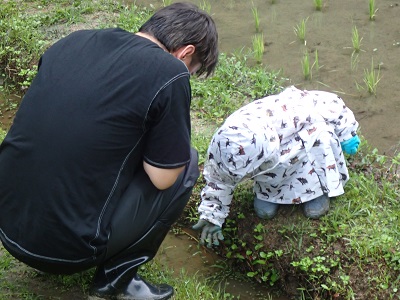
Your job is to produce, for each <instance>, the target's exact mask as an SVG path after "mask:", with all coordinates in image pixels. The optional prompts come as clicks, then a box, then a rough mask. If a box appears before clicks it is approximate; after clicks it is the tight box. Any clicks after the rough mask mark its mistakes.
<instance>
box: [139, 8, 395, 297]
mask: <svg viewBox="0 0 400 300" xmlns="http://www.w3.org/2000/svg"><path fill="white" fill-rule="evenodd" d="M189 2H193V3H196V4H198V5H200V6H201V5H202V4H203V3H208V4H210V7H211V10H210V13H211V14H212V15H213V18H214V20H215V22H216V23H217V27H218V32H219V36H220V50H221V51H222V52H226V53H232V52H240V51H243V52H245V53H247V52H248V51H251V48H252V37H253V36H254V34H255V33H256V30H255V24H254V18H253V14H252V10H251V8H252V5H254V6H255V7H257V9H258V12H259V18H260V31H262V33H263V35H264V41H265V45H266V47H265V53H264V57H263V64H264V65H265V66H266V67H268V68H269V69H271V70H281V72H282V73H281V74H282V76H284V77H285V78H287V81H286V83H285V85H291V84H294V85H296V86H297V87H299V88H303V89H309V90H310V89H321V90H326V91H332V92H335V93H338V94H340V96H341V97H342V98H343V99H344V100H345V102H346V104H347V105H348V106H349V107H350V108H351V109H352V110H353V112H354V113H355V115H356V118H357V119H358V120H359V122H360V125H361V127H360V128H361V133H362V135H363V136H364V137H365V138H366V139H367V140H368V142H369V143H370V144H371V146H373V147H376V148H378V150H379V152H380V153H382V154H388V155H393V154H394V153H396V151H397V150H398V149H399V143H400V126H399V121H400V117H399V115H400V96H399V95H400V0H385V1H376V6H377V8H378V11H377V12H376V19H375V21H370V20H369V7H368V4H369V2H368V0H352V1H348V0H331V1H327V0H325V1H323V3H324V6H323V9H322V11H316V10H315V8H314V6H313V3H314V2H313V0H307V1H305V0H303V1H299V0H275V1H274V3H273V4H272V2H273V1H271V0H252V1H248V0H206V1H204V0H192V1H189ZM136 3H137V4H142V5H149V4H153V5H154V6H155V7H160V6H161V3H162V1H152V0H137V1H136ZM305 19H307V22H306V39H305V42H301V41H300V40H299V39H298V38H297V36H296V35H295V33H294V27H295V26H297V25H298V24H300V22H301V21H302V20H305ZM353 26H356V27H357V30H358V33H359V36H360V38H362V41H361V51H360V52H359V54H358V56H355V55H353V56H352V53H353V49H352V28H353ZM305 51H308V52H309V53H310V59H311V63H313V62H314V60H315V53H316V52H317V53H318V64H319V69H318V70H317V69H314V70H313V76H312V79H311V80H305V79H304V75H303V71H302V67H301V60H302V58H303V55H304V53H305ZM355 57H357V59H355ZM372 60H373V66H374V69H375V71H377V72H378V70H379V72H380V76H381V80H380V82H379V83H378V87H377V94H376V96H374V95H370V94H369V93H368V92H367V91H366V90H362V89H360V88H359V86H362V87H365V84H364V81H363V79H364V74H365V70H371V64H372ZM250 63H255V62H251V60H250ZM163 245H164V248H165V249H166V251H165V253H164V257H163V259H164V260H166V261H167V262H169V265H176V266H177V267H178V268H179V267H184V268H189V269H190V268H191V269H193V270H198V271H199V272H200V273H203V274H208V273H209V272H212V267H211V266H212V264H210V259H211V257H212V256H210V254H207V253H205V254H204V253H203V252H201V251H200V252H199V250H198V249H197V248H196V246H195V245H194V244H193V242H192V241H188V240H185V239H180V238H176V237H173V236H170V237H169V238H168V239H167V240H166V241H165V242H164V244H163ZM187 249H191V250H190V251H195V252H190V251H189V252H187ZM174 251H176V252H174ZM196 251H197V252H196ZM174 253H175V254H174ZM194 253H196V255H194ZM202 255H204V256H202ZM182 259H183V261H182ZM203 259H205V260H206V261H207V263H205V262H204V261H203ZM213 259H215V257H213ZM254 288H256V291H259V292H260V293H261V294H262V295H264V296H261V299H268V298H267V295H268V293H267V291H266V290H264V288H263V287H262V286H257V287H254V286H251V285H247V284H246V283H241V284H240V283H239V284H238V283H237V282H231V283H230V284H229V285H228V291H230V292H232V293H233V294H235V295H241V298H240V299H257V298H256V297H255V294H254ZM230 289H231V290H230ZM274 299H278V298H274Z"/></svg>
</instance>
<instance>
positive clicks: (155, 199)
mask: <svg viewBox="0 0 400 300" xmlns="http://www.w3.org/2000/svg"><path fill="white" fill-rule="evenodd" d="M199 175H200V173H199V169H198V156H197V151H196V150H194V149H192V152H191V161H190V163H189V164H188V166H187V167H186V169H185V171H184V172H182V173H181V174H180V175H179V177H178V179H177V180H176V182H175V184H174V185H173V186H171V187H170V188H168V189H166V190H163V191H160V190H158V189H156V188H155V187H154V185H153V184H152V183H151V181H150V179H149V177H148V176H147V174H146V173H145V172H144V170H140V171H139V172H138V173H137V174H136V176H135V179H134V180H133V182H132V183H131V184H130V185H129V187H128V189H127V190H126V191H125V193H124V195H123V197H122V198H121V199H120V201H119V203H118V205H117V208H116V210H115V212H114V215H113V218H112V221H111V234H110V237H109V242H108V246H107V254H106V257H105V261H106V260H107V259H109V258H111V257H113V256H115V255H117V254H118V253H120V252H121V251H124V249H126V248H127V247H129V246H131V245H133V244H134V243H136V242H137V241H138V240H139V239H140V238H142V236H143V235H144V234H146V233H147V232H148V231H149V230H150V229H151V228H152V227H153V226H154V224H155V223H156V222H159V223H161V224H160V225H161V226H163V225H164V226H165V227H168V228H169V227H171V225H172V224H173V223H175V221H176V220H177V219H178V218H179V216H180V215H181V214H182V211H183V209H184V208H185V206H186V204H187V202H188V200H189V198H190V195H191V192H192V188H193V186H194V184H195V183H196V180H197V178H198V177H199Z"/></svg>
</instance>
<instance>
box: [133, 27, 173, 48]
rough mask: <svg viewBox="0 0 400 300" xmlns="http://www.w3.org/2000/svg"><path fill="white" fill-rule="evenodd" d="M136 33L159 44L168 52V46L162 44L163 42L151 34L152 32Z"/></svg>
mask: <svg viewBox="0 0 400 300" xmlns="http://www.w3.org/2000/svg"><path fill="white" fill-rule="evenodd" d="M136 35H138V36H141V37H144V38H146V39H148V40H150V41H152V42H153V43H155V44H157V45H158V46H159V47H160V48H161V49H163V50H164V51H166V52H168V50H167V48H165V46H164V45H163V44H161V42H160V41H159V40H157V39H156V38H155V37H154V36H151V35H150V34H147V33H144V32H137V33H136Z"/></svg>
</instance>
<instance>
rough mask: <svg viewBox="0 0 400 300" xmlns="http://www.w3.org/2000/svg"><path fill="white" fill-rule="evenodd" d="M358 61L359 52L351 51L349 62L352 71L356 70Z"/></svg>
mask: <svg viewBox="0 0 400 300" xmlns="http://www.w3.org/2000/svg"><path fill="white" fill-rule="evenodd" d="M359 62H360V57H359V54H358V53H356V52H355V51H353V53H352V54H351V64H350V66H351V70H352V71H356V70H357V67H358V63H359Z"/></svg>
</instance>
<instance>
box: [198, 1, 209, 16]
mask: <svg viewBox="0 0 400 300" xmlns="http://www.w3.org/2000/svg"><path fill="white" fill-rule="evenodd" d="M200 8H201V9H202V10H204V11H205V12H206V13H208V14H210V13H211V3H210V2H209V1H207V0H203V1H202V2H201V3H200Z"/></svg>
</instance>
